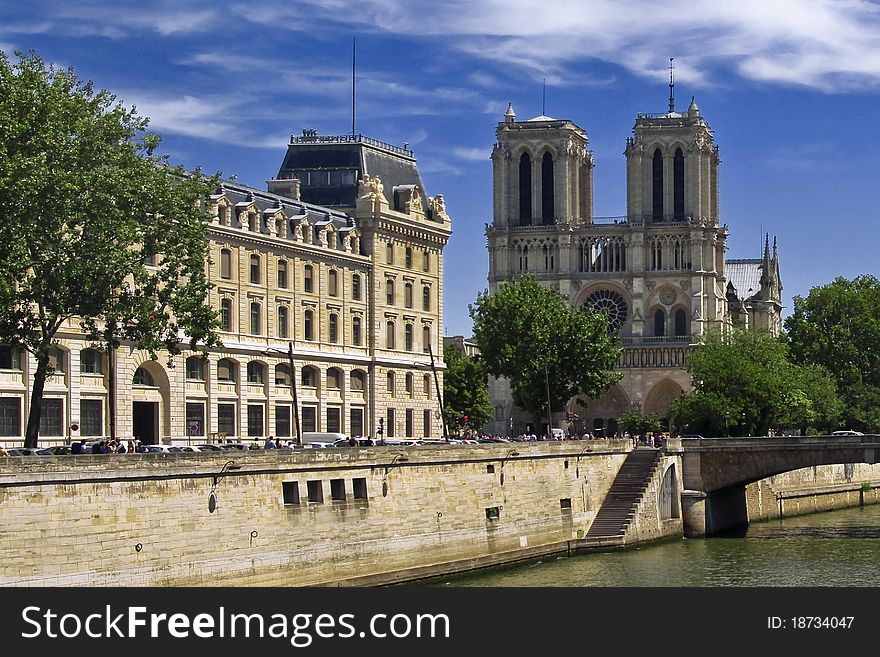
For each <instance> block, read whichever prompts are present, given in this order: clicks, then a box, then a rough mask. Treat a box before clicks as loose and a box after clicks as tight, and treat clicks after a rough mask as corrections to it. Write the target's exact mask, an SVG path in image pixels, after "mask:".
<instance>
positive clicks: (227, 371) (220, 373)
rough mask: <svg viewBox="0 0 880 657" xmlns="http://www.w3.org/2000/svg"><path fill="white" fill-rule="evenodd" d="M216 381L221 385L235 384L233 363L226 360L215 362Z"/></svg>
mask: <svg viewBox="0 0 880 657" xmlns="http://www.w3.org/2000/svg"><path fill="white" fill-rule="evenodd" d="M217 380H218V381H221V382H223V383H235V361H232V360H229V359H228V358H221V359H220V360H218V361H217Z"/></svg>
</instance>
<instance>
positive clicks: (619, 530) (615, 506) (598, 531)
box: [585, 447, 661, 538]
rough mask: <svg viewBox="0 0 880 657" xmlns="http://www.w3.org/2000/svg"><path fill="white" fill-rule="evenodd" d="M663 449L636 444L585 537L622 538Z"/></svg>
mask: <svg viewBox="0 0 880 657" xmlns="http://www.w3.org/2000/svg"><path fill="white" fill-rule="evenodd" d="M660 456H661V451H660V450H659V449H652V448H640V447H637V448H636V449H634V450H633V451H631V452H630V453H629V454H628V455H627V457H626V461H624V463H623V465H622V466H621V468H620V470H619V471H618V473H617V476H616V477H615V478H614V482H613V483H612V484H611V489H610V490H609V491H608V495H606V497H605V501H604V502H603V504H602V507H601V508H600V509H599V512H598V513H597V514H596V517H595V518H594V519H593V522H592V524H591V525H590V529H589V530H588V531H587V534H586V537H585V538H615V537H616V538H622V537H623V536H624V535H625V534H626V530H627V529H628V528H629V524H630V523H631V522H632V519H633V518H634V517H635V514H636V510H637V509H638V505H639V502H640V501H641V499H642V495H643V494H644V493H645V491H646V490H647V488H648V485H649V484H650V482H651V477H652V476H653V475H654V470H655V469H656V467H657V465H658V463H659V462H660Z"/></svg>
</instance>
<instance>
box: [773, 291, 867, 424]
mask: <svg viewBox="0 0 880 657" xmlns="http://www.w3.org/2000/svg"><path fill="white" fill-rule="evenodd" d="M785 329H786V331H787V338H788V344H789V348H790V351H791V358H792V360H793V361H794V362H796V363H799V364H802V365H821V366H823V367H825V368H826V369H827V370H828V371H830V372H831V374H832V375H833V376H834V379H835V380H836V381H837V386H838V388H839V389H840V393H841V396H842V397H843V399H844V400H845V410H844V413H843V416H844V422H845V423H846V427H847V428H850V429H860V430H862V431H880V357H878V354H880V281H878V280H877V279H876V278H875V277H874V276H867V275H866V276H858V277H856V278H854V279H853V280H851V281H850V280H847V279H845V278H836V279H834V280H833V281H832V282H831V283H829V284H827V285H823V286H821V287H814V288H812V289H811V290H810V293H809V294H808V295H807V296H806V297H800V296H796V297H794V310H793V312H792V314H791V315H790V316H789V317H787V318H786V320H785Z"/></svg>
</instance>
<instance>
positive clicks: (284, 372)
mask: <svg viewBox="0 0 880 657" xmlns="http://www.w3.org/2000/svg"><path fill="white" fill-rule="evenodd" d="M275 385H276V386H289V385H290V365H285V364H284V363H278V364H277V365H276V366H275Z"/></svg>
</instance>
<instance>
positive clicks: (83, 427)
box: [79, 399, 104, 436]
mask: <svg viewBox="0 0 880 657" xmlns="http://www.w3.org/2000/svg"><path fill="white" fill-rule="evenodd" d="M79 433H80V435H81V436H103V435H104V402H103V401H102V400H100V399H80V401H79Z"/></svg>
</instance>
